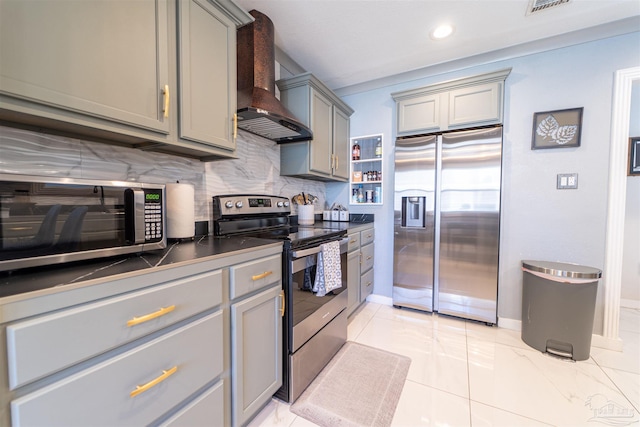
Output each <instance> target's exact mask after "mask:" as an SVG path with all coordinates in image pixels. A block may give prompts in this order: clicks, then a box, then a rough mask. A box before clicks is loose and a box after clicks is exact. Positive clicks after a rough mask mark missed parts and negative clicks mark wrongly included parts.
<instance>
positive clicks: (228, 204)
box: [224, 200, 233, 209]
mask: <svg viewBox="0 0 640 427" xmlns="http://www.w3.org/2000/svg"><path fill="white" fill-rule="evenodd" d="M224 207H225V208H227V209H231V208H232V207H233V202H232V201H231V200H229V201H228V202H226V203H225V204H224Z"/></svg>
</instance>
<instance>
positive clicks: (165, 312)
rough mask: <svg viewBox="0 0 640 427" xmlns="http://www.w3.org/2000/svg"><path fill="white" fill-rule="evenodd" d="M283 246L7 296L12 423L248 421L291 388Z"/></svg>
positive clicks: (5, 339)
mask: <svg viewBox="0 0 640 427" xmlns="http://www.w3.org/2000/svg"><path fill="white" fill-rule="evenodd" d="M281 254H282V245H278V244H272V245H267V246H266V247H264V248H256V249H254V250H251V251H243V252H237V253H235V252H232V253H230V254H227V255H224V256H221V257H215V258H213V259H205V260H203V261H201V262H189V264H188V265H182V266H180V265H176V266H175V267H170V268H153V269H150V270H149V271H145V272H134V273H127V274H126V275H120V276H114V277H113V278H108V277H107V278H104V279H100V280H98V281H97V282H96V281H95V280H94V281H91V282H87V284H83V283H82V282H80V283H77V284H75V285H69V288H67V289H65V287H60V288H53V289H51V290H45V291H43V292H42V294H38V295H33V296H29V295H27V294H25V296H24V297H22V296H19V297H20V298H15V297H8V298H0V365H1V366H2V369H1V370H0V425H12V426H14V427H17V426H35V425H46V426H89V425H90V426H114V425H164V426H179V425H215V426H218V425H220V426H222V425H242V424H246V422H248V420H249V419H250V418H251V417H252V416H254V415H255V413H256V412H257V411H259V409H260V408H261V407H262V406H264V405H265V404H266V403H267V402H268V401H269V400H270V398H271V396H272V394H273V393H274V392H275V391H276V390H277V389H278V388H279V387H280V385H281V381H282V312H283V310H284V307H283V304H284V298H283V297H282V267H281Z"/></svg>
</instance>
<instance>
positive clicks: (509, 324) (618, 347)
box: [367, 294, 622, 351]
mask: <svg viewBox="0 0 640 427" xmlns="http://www.w3.org/2000/svg"><path fill="white" fill-rule="evenodd" d="M367 301H369V302H373V303H376V304H382V305H389V306H391V305H393V298H390V297H385V296H382V295H376V294H371V295H369V296H368V297H367ZM498 327H499V328H504V329H510V330H512V331H521V330H522V320H517V319H507V318H505V317H500V318H498ZM591 346H592V347H598V348H604V349H607V350H613V351H622V340H621V339H619V338H617V339H614V338H606V337H604V336H602V335H597V334H593V335H592V336H591Z"/></svg>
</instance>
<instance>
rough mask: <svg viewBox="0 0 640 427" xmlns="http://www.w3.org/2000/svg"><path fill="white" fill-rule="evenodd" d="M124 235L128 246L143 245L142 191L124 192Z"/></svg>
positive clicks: (128, 190)
mask: <svg viewBox="0 0 640 427" xmlns="http://www.w3.org/2000/svg"><path fill="white" fill-rule="evenodd" d="M125 217H126V218H125V235H126V239H127V241H128V242H129V243H130V244H138V243H144V236H145V223H144V190H133V189H131V188H128V189H126V190H125Z"/></svg>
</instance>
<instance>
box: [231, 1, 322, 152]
mask: <svg viewBox="0 0 640 427" xmlns="http://www.w3.org/2000/svg"><path fill="white" fill-rule="evenodd" d="M249 14H251V16H253V17H254V18H255V21H254V22H253V23H251V24H248V25H245V26H244V27H241V28H240V29H238V39H237V43H238V46H237V50H238V64H237V70H238V127H239V128H240V129H243V130H246V131H247V132H251V133H254V134H256V135H260V136H262V137H264V138H267V139H270V140H273V141H275V142H277V143H278V144H281V143H286V142H297V141H307V140H310V139H312V137H313V134H312V132H311V130H310V129H309V128H308V127H307V126H305V125H303V124H302V123H300V122H299V121H298V119H296V118H295V117H294V116H293V114H291V112H289V111H288V110H287V109H286V108H285V107H284V106H283V105H282V104H281V103H280V100H279V99H278V98H276V96H275V92H276V78H275V74H276V70H275V63H276V61H275V41H274V40H275V38H274V29H273V22H271V19H269V18H268V17H267V16H266V15H264V14H262V13H261V12H258V11H257V10H252V11H250V12H249Z"/></svg>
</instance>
